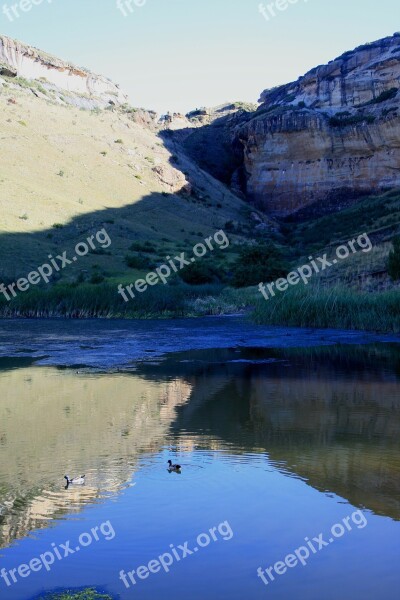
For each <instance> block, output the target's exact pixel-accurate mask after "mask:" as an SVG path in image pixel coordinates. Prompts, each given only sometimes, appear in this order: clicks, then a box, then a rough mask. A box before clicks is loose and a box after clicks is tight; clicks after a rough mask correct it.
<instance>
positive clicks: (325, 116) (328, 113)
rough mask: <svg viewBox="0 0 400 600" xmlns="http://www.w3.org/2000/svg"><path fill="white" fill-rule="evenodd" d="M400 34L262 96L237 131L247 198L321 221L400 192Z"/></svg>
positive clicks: (268, 207)
mask: <svg viewBox="0 0 400 600" xmlns="http://www.w3.org/2000/svg"><path fill="white" fill-rule="evenodd" d="M399 87H400V34H395V35H394V36H392V37H388V38H385V39H382V40H379V41H377V42H374V43H371V44H367V45H365V46H361V47H359V48H357V49H356V50H354V51H352V52H346V53H345V54H343V55H342V56H340V57H339V58H337V59H336V60H333V61H332V62H330V63H329V64H327V65H323V66H319V67H317V68H315V69H313V70H311V71H310V72H309V73H307V74H306V75H304V76H303V77H300V78H299V79H298V81H296V82H293V83H289V84H287V85H284V86H281V87H278V88H275V89H272V90H267V91H265V92H263V94H262V96H261V99H260V101H261V105H260V107H259V109H258V110H257V112H256V113H255V114H253V118H252V119H250V120H247V122H246V123H245V124H244V125H242V126H241V127H239V128H238V129H236V131H235V132H234V139H236V140H239V141H240V143H241V144H242V147H243V163H242V165H243V169H244V175H245V177H244V179H245V191H246V195H247V197H248V198H249V199H251V200H252V201H254V202H255V203H256V204H257V205H258V206H259V207H262V208H263V209H264V210H266V211H267V212H268V213H271V214H276V215H280V216H286V215H290V214H293V213H298V211H302V212H303V213H308V214H321V213H324V212H329V211H331V210H338V209H340V208H343V206H345V205H347V204H348V203H349V202H351V201H352V200H353V199H355V198H357V197H358V196H360V195H363V194H368V193H375V192H380V191H382V190H384V189H387V188H393V187H400V118H399V100H400V93H398V90H399Z"/></svg>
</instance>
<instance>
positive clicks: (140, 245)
mask: <svg viewBox="0 0 400 600" xmlns="http://www.w3.org/2000/svg"><path fill="white" fill-rule="evenodd" d="M129 250H132V251H133V252H145V253H147V254H152V253H153V252H156V247H155V246H154V244H152V243H151V242H133V244H131V245H130V246H129Z"/></svg>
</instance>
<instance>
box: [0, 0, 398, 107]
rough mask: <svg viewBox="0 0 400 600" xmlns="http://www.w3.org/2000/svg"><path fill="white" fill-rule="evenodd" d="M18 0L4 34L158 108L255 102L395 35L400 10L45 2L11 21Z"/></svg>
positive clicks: (371, 2)
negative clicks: (267, 11)
mask: <svg viewBox="0 0 400 600" xmlns="http://www.w3.org/2000/svg"><path fill="white" fill-rule="evenodd" d="M20 1H21V0H0V32H1V33H4V34H6V35H9V36H10V37H14V38H17V39H20V40H22V41H25V42H27V43H30V44H32V45H34V46H36V47H38V48H41V49H43V50H46V51H47V52H49V53H52V54H55V55H57V56H59V57H60V58H64V59H66V60H70V61H72V62H74V63H76V64H77V65H80V66H85V67H87V68H90V69H91V70H93V71H95V72H98V73H101V74H104V75H107V76H108V77H110V78H111V79H112V80H113V81H115V82H116V83H119V84H120V85H121V88H122V89H124V90H125V91H126V92H127V93H128V94H129V96H130V100H131V103H132V104H133V105H134V106H144V107H146V108H153V109H155V110H157V111H159V112H166V111H168V110H173V111H183V112H187V111H188V110H190V109H192V108H196V107H200V106H215V105H217V104H221V103H223V102H226V101H234V100H246V101H256V100H257V99H258V97H259V95H260V93H261V91H262V90H263V89H265V88H268V87H272V86H274V85H279V84H281V83H287V82H289V81H292V80H294V79H297V77H298V76H299V75H302V74H303V73H305V72H306V71H307V70H309V69H310V68H312V67H314V66H316V65H318V64H322V63H325V62H327V61H328V60H331V59H333V58H335V57H336V56H338V55H339V54H341V53H342V52H344V51H346V50H350V49H352V48H354V47H355V46H358V45H360V44H362V43H365V42H368V41H373V40H375V39H378V38H381V37H385V36H387V35H391V34H393V33H394V32H395V31H396V30H397V29H399V26H398V23H399V13H400V10H399V3H398V0H380V1H379V2H377V1H375V0H351V1H349V0H308V1H307V2H305V0H298V2H297V3H296V1H295V0H292V4H289V5H288V7H287V9H286V10H284V11H279V10H276V16H275V17H274V18H271V19H270V20H269V21H267V20H266V19H265V18H264V17H263V16H262V15H261V14H260V12H259V4H260V1H259V0H201V1H196V0H136V3H137V4H141V3H142V4H144V5H143V6H142V7H137V6H135V0H132V7H133V8H134V10H133V12H132V13H128V11H126V13H127V16H126V17H124V16H123V14H122V12H121V11H120V10H119V9H118V8H117V0H43V2H42V4H39V5H37V6H32V8H31V10H30V11H29V12H25V13H24V12H22V11H20V12H21V16H20V17H19V18H16V19H14V21H12V22H11V21H10V20H9V19H8V18H7V16H6V15H5V14H3V6H4V4H8V6H10V5H13V4H19V2H20ZM25 1H26V0H25ZM39 1H40V0H36V2H39ZM126 1H127V0H121V2H122V4H123V3H124V2H126ZM282 1H283V0H275V2H276V3H279V2H282ZM269 3H270V0H265V1H264V5H266V4H269Z"/></svg>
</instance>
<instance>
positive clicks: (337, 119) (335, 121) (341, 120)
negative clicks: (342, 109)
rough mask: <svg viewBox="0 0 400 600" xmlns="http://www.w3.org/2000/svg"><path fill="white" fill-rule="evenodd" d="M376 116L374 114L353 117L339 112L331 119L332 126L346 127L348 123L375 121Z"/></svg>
mask: <svg viewBox="0 0 400 600" xmlns="http://www.w3.org/2000/svg"><path fill="white" fill-rule="evenodd" d="M342 114H343V113H342ZM374 121H375V117H374V116H372V115H354V116H352V117H347V116H342V115H341V114H340V113H337V115H336V116H334V117H331V118H330V119H329V125H330V126H331V127H346V126H347V125H357V124H358V123H373V122H374Z"/></svg>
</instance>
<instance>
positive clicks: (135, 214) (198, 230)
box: [0, 191, 243, 283]
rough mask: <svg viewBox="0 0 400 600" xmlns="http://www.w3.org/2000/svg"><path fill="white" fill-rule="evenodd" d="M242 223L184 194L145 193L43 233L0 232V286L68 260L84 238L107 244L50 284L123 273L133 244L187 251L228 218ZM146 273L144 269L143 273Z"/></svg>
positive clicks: (227, 210) (236, 214)
mask: <svg viewBox="0 0 400 600" xmlns="http://www.w3.org/2000/svg"><path fill="white" fill-rule="evenodd" d="M235 218H236V219H243V215H241V214H240V211H239V209H238V207H237V206H236V207H233V206H232V205H228V206H223V205H221V204H219V205H218V206H217V204H215V203H213V205H212V207H210V201H209V200H208V204H206V203H205V202H201V201H199V200H198V199H197V197H196V196H195V195H191V194H190V193H186V192H184V191H182V192H178V193H177V194H172V193H166V192H164V193H155V192H153V193H150V194H148V195H147V196H144V197H143V198H142V199H141V200H139V201H137V202H135V203H134V204H128V205H126V206H123V207H121V208H104V209H102V210H97V211H95V212H91V213H86V214H82V215H77V216H75V217H73V218H72V219H71V220H70V221H68V222H67V223H61V224H56V225H53V227H51V228H49V229H45V230H43V231H33V232H27V233H25V232H24V233H20V232H15V233H8V232H7V233H4V232H1V231H0V282H4V283H10V282H13V281H16V279H17V278H19V277H26V275H27V274H28V273H29V272H30V271H32V270H35V269H37V267H39V266H40V265H42V264H44V263H48V262H49V260H50V259H49V255H51V256H53V257H55V256H57V255H61V254H62V253H63V252H67V256H68V257H70V258H72V256H74V255H75V254H76V253H75V247H76V245H77V244H78V243H80V242H85V241H86V240H87V238H88V237H89V236H95V235H96V233H97V232H99V231H100V230H103V229H105V231H106V233H107V235H108V236H109V238H110V239H111V244H110V245H109V246H107V244H103V246H104V247H102V246H101V244H99V243H98V242H97V241H96V239H94V240H93V244H95V245H96V248H95V249H90V251H89V253H88V254H87V255H86V256H82V257H80V258H79V260H77V261H76V262H75V263H73V264H70V265H68V266H67V267H66V268H65V269H64V270H63V271H61V272H60V273H58V274H57V273H55V277H54V278H52V280H53V281H54V280H57V279H59V278H60V277H62V278H64V276H65V277H66V279H70V274H71V273H72V272H74V273H75V274H76V273H77V272H79V271H83V272H85V271H90V270H91V269H93V268H94V269H98V270H102V271H104V272H105V273H106V274H107V275H113V274H116V273H121V272H126V271H127V269H128V268H127V265H126V264H125V257H126V254H127V253H128V252H129V248H130V246H131V245H132V243H133V242H142V243H143V242H150V243H152V244H154V245H155V246H156V248H158V249H159V251H160V253H161V254H163V255H164V256H165V253H167V254H168V252H174V251H178V250H180V251H183V250H185V249H186V250H187V251H190V250H191V248H192V247H193V245H194V244H196V243H198V242H200V241H201V240H202V239H204V237H206V236H207V235H211V233H214V232H215V231H217V230H218V229H221V228H222V227H223V226H224V225H225V223H226V221H227V220H229V219H235ZM149 270H150V269H149Z"/></svg>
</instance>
